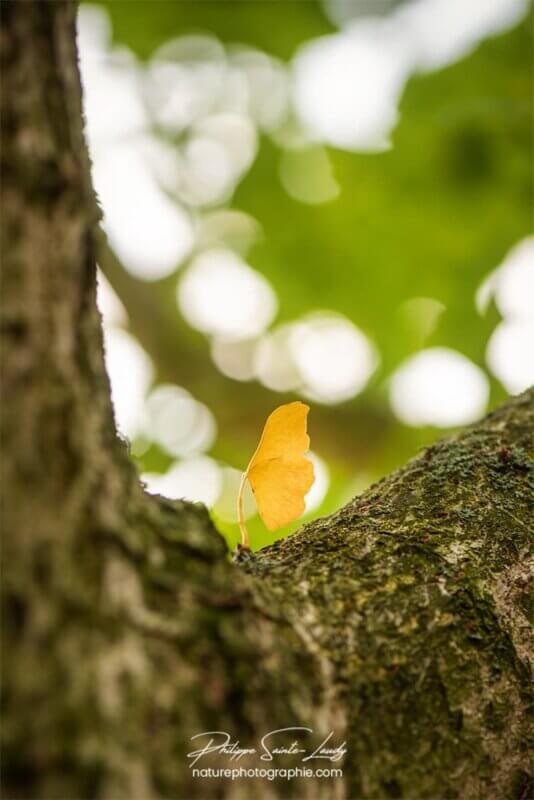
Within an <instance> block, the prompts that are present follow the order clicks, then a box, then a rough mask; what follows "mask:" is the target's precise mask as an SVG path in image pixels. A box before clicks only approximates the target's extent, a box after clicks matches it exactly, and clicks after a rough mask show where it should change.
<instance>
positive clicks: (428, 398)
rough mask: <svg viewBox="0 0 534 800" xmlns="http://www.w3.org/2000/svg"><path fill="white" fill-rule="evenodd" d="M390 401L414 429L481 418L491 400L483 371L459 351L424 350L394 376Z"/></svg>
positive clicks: (463, 423) (397, 412)
mask: <svg viewBox="0 0 534 800" xmlns="http://www.w3.org/2000/svg"><path fill="white" fill-rule="evenodd" d="M389 394H390V402H391V406H392V408H393V411H394V412H395V414H396V415H397V417H398V418H399V419H400V420H401V421H402V422H404V423H406V424H407V425H411V426H414V427H417V426H423V425H433V426H435V427H438V428H449V427H454V426H456V425H466V424H468V423H470V422H474V421H475V420H477V419H479V418H480V417H481V416H482V414H483V413H484V411H485V410H486V406H487V403H488V399H489V382H488V379H487V377H486V375H485V374H484V372H483V371H482V370H481V369H480V368H479V367H477V366H476V364H473V362H472V361H470V360H469V359H468V358H466V357H465V356H464V355H462V354H461V353H458V352H457V351H456V350H450V349H448V348H445V347H434V348H429V349H428V350H422V351H420V352H419V353H416V355H414V356H412V357H411V358H409V359H408V360H407V361H405V362H404V364H402V365H401V366H400V367H399V368H398V369H397V370H396V372H395V373H394V374H393V376H392V378H391V381H390V387H389Z"/></svg>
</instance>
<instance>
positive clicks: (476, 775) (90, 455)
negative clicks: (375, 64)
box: [1, 0, 534, 800]
mask: <svg viewBox="0 0 534 800" xmlns="http://www.w3.org/2000/svg"><path fill="white" fill-rule="evenodd" d="M2 12H3V13H2V33H1V48H2V51H1V59H2V72H3V91H2V112H3V113H2V119H3V128H4V136H3V148H2V169H3V193H2V204H3V242H2V248H3V256H4V258H3V262H4V270H3V287H2V289H3V291H2V344H3V347H2V351H3V352H2V355H3V358H2V379H3V380H2V385H3V389H4V403H3V415H2V427H1V432H2V443H3V465H2V470H3V472H2V481H1V486H2V495H3V501H2V508H3V525H2V529H3V556H4V568H3V582H2V603H3V623H4V624H3V645H4V646H3V667H4V670H3V696H2V703H3V714H2V716H3V720H2V722H3V724H2V739H3V767H4V768H3V776H2V778H3V784H4V785H3V792H4V795H3V796H5V797H33V798H40V799H41V800H42V799H43V798H67V797H68V798H84V799H85V798H107V799H108V800H120V799H121V798H129V800H148V798H156V797H165V798H196V797H198V798H209V797H219V798H222V797H224V798H241V797H243V798H244V797H249V796H257V797H261V798H276V797H299V798H321V797H324V798H336V797H337V798H350V800H355V798H373V799H374V800H378V799H379V798H387V797H405V798H427V799H428V800H430V799H431V798H432V799H435V798H456V797H459V798H477V799H478V798H527V797H528V792H529V785H531V784H529V759H528V755H529V738H528V737H529V730H531V729H529V727H528V722H529V718H528V706H529V702H531V700H532V697H531V695H530V678H529V672H528V653H529V649H530V648H531V642H529V635H530V628H529V626H528V621H527V614H528V611H529V603H528V595H527V588H528V587H527V580H528V577H529V574H531V573H529V565H528V561H527V548H528V544H529V526H530V525H531V524H532V454H533V449H534V445H533V441H532V423H533V417H534V412H533V405H534V403H533V400H534V394H533V392H532V391H531V392H529V393H525V394H524V395H523V396H521V397H518V398H514V399H512V400H510V401H509V402H508V403H506V404H504V405H503V406H502V407H501V408H499V409H498V410H497V411H496V412H494V413H493V414H491V415H490V416H488V417H487V418H486V419H485V420H484V421H482V422H481V423H480V424H479V425H477V426H474V427H473V428H471V429H468V430H467V431H465V432H464V433H462V434H460V435H458V436H456V437H453V438H451V439H448V440H445V441H443V442H441V443H439V444H437V445H435V446H434V447H431V448H429V449H428V450H426V451H425V452H424V453H422V454H421V455H420V456H418V457H417V458H416V459H414V460H413V461H412V462H410V463H409V464H408V465H407V466H406V467H405V468H404V469H402V470H400V471H398V472H396V473H395V474H393V475H392V476H390V477H389V478H387V479H385V480H383V481H381V482H380V483H379V484H377V485H376V486H374V487H372V488H371V489H370V490H369V491H368V492H367V493H366V494H364V495H363V496H361V497H358V498H356V499H355V500H354V501H352V502H351V503H349V505H348V506H346V507H345V508H343V509H341V510H340V511H338V512H337V513H336V514H334V515H333V516H332V517H330V518H327V519H322V520H317V521H316V522H313V523H312V524H310V525H307V526H306V527H304V528H303V529H302V530H301V531H300V532H299V533H297V534H295V535H294V536H291V537H290V538H288V539H285V540H282V541H280V542H277V543H276V544H275V545H273V546H272V547H269V548H266V549H265V550H263V551H261V552H259V553H255V554H251V553H246V552H241V553H240V554H238V556H237V557H236V558H235V559H234V563H231V561H230V560H229V558H228V552H227V547H226V545H225V543H224V540H223V538H222V537H221V536H220V535H219V534H218V532H217V531H216V530H215V529H214V528H213V526H212V524H211V522H210V519H209V516H208V514H207V512H206V510H205V509H204V508H203V507H201V506H199V505H192V504H187V503H181V502H170V501H167V500H164V499H163V498H159V497H151V496H148V495H146V494H144V492H143V490H142V487H141V486H140V485H139V481H138V478H137V475H136V472H135V469H134V468H133V466H132V465H131V463H130V461H129V460H128V456H127V452H126V448H125V446H124V444H123V443H122V442H121V441H120V440H119V439H118V438H117V437H116V435H115V429H114V424H113V416H112V410H111V404H110V398H109V386H108V381H107V378H106V374H105V369H104V361H103V350H102V335H101V329H100V320H99V317H98V313H97V310H96V305H95V259H94V248H95V244H94V242H95V233H94V229H95V225H96V221H97V216H98V215H97V209H96V204H95V200H94V195H93V191H92V188H91V183H90V178H89V171H88V159H87V155H86V150H85V145H84V142H83V135H82V116H81V106H80V86H79V77H78V69H77V64H76V47H75V13H76V8H75V5H74V4H73V3H70V2H62V1H58V0H56V2H33V1H32V2H24V3H22V2H4V3H3V7H2ZM110 113H113V110H112V109H110ZM529 458H530V461H529ZM286 727H302V728H309V729H313V733H309V732H307V731H300V732H293V733H292V734H291V735H290V736H289V738H288V739H287V741H288V742H291V741H293V740H294V739H298V740H299V741H300V743H301V745H304V746H305V747H306V748H308V747H312V746H313V745H316V744H319V743H320V742H321V741H322V739H323V738H324V737H326V736H327V735H328V733H329V732H330V731H333V737H332V739H331V744H332V743H334V742H335V746H337V745H341V744H342V743H343V741H346V750H347V753H346V755H345V757H344V760H343V762H334V763H330V762H328V761H313V760H310V761H308V762H306V763H301V762H300V760H299V757H296V756H294V755H287V756H278V757H276V759H277V760H275V761H273V762H268V761H265V760H261V759H260V758H259V755H260V753H261V752H263V751H262V750H261V747H260V744H259V742H260V740H261V738H262V736H263V735H264V734H266V733H268V732H270V731H275V730H277V729H280V728H286ZM203 731H226V732H228V733H229V735H231V737H232V739H233V740H239V741H240V743H241V746H242V747H248V748H251V747H256V748H258V749H259V751H260V753H257V754H251V755H249V756H247V757H244V758H243V759H241V760H240V761H233V762H231V761H229V758H230V757H229V756H228V755H224V754H223V753H215V752H214V753H211V754H209V755H206V756H203V757H202V760H201V761H199V762H198V763H197V765H196V766H197V767H199V768H207V767H212V768H214V767H221V766H222V767H227V766H228V767H232V766H233V767H235V768H238V767H240V766H247V767H250V768H256V767H257V768H263V769H265V768H266V767H273V766H277V767H287V766H291V767H294V766H298V767H300V768H304V767H309V768H312V770H314V769H316V768H318V767H325V766H327V767H341V768H342V770H343V773H344V774H343V777H342V778H341V777H330V778H321V777H320V776H318V775H316V774H315V775H312V777H301V778H296V779H294V780H292V781H288V780H286V779H284V778H278V779H275V780H269V779H268V778H262V777H258V778H241V779H239V780H230V779H226V778H224V777H219V778H204V779H202V778H199V777H196V778H195V777H194V776H193V770H192V766H191V761H192V759H191V758H188V757H187V754H188V753H189V752H190V751H192V750H193V749H195V746H198V745H196V744H195V741H193V742H192V741H191V737H193V736H195V735H196V734H198V733H201V732H203ZM277 736H278V738H276V735H275V739H276V741H277V742H280V741H281V740H282V738H283V737H282V735H281V734H278V735H277ZM200 741H202V742H203V743H205V741H206V737H204V739H202V740H200ZM272 741H273V744H274V740H272Z"/></svg>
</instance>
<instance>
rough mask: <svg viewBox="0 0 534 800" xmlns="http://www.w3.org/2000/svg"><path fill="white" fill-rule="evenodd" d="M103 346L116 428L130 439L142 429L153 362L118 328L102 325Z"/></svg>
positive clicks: (133, 340)
mask: <svg viewBox="0 0 534 800" xmlns="http://www.w3.org/2000/svg"><path fill="white" fill-rule="evenodd" d="M104 347H105V360H106V369H107V372H108V375H109V379H110V383H111V400H112V403H113V408H114V412H115V421H116V424H117V428H118V430H119V431H120V433H121V434H122V435H123V436H126V437H127V438H129V439H132V438H134V437H135V436H136V435H137V434H139V433H140V432H141V431H142V429H143V425H144V410H145V400H146V396H147V393H148V390H149V387H150V385H151V383H152V380H153V377H154V368H153V366H152V361H151V360H150V358H149V356H148V355H147V354H146V352H145V351H144V350H143V348H142V347H141V345H140V344H139V343H138V341H137V340H136V339H134V337H133V336H131V335H130V334H129V333H127V332H126V331H124V330H121V329H120V328H115V327H111V326H109V327H108V326H106V327H105V328H104Z"/></svg>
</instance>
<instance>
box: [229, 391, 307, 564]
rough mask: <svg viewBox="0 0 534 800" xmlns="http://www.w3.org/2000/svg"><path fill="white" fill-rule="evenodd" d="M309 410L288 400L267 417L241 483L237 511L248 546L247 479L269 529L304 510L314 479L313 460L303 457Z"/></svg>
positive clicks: (298, 403)
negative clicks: (245, 505)
mask: <svg viewBox="0 0 534 800" xmlns="http://www.w3.org/2000/svg"><path fill="white" fill-rule="evenodd" d="M309 410H310V409H309V406H307V405H305V404H304V403H301V402H295V403H287V404H286V405H283V406H279V407H278V408H277V409H275V411H273V412H272V414H270V416H269V417H268V418H267V422H266V423H265V427H264V429H263V433H262V435H261V439H260V443H259V445H258V447H257V449H256V452H255V453H254V455H253V456H252V459H251V461H250V464H249V465H248V467H247V469H246V471H245V472H244V473H243V476H242V479H241V486H240V487H239V495H238V514H239V527H240V529H241V537H242V540H243V547H247V548H248V546H249V541H248V532H247V528H246V525H245V514H244V508H243V490H244V488H245V481H246V480H247V479H248V481H249V483H250V485H251V487H252V491H253V493H254V497H255V499H256V505H257V507H258V511H259V513H260V516H261V518H262V519H263V521H264V522H265V524H266V526H267V527H268V528H269V530H271V531H275V530H277V528H281V527H282V526H283V525H287V524H288V522H291V521H292V520H294V519H296V518H297V517H300V515H301V514H302V512H303V511H304V497H305V495H306V493H307V492H308V491H309V489H310V488H311V486H312V484H313V481H314V480H315V476H314V472H313V464H312V463H311V461H309V460H308V459H307V458H305V457H304V453H305V452H306V451H307V450H308V448H309V446H310V437H309V436H308V434H307V433H306V418H307V416H308V411H309Z"/></svg>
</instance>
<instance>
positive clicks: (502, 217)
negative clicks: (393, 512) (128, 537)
mask: <svg viewBox="0 0 534 800" xmlns="http://www.w3.org/2000/svg"><path fill="white" fill-rule="evenodd" d="M102 5H104V6H105V7H106V8H107V9H108V11H109V14H110V17H111V21H112V25H113V37H114V41H116V42H117V43H121V44H126V45H127V46H128V47H130V48H131V49H132V50H133V51H134V52H135V53H136V54H137V55H138V56H139V57H140V58H142V59H146V58H148V57H150V55H151V53H152V52H153V50H154V49H155V48H157V47H158V46H160V45H161V44H162V43H163V42H165V41H167V40H168V39H169V38H171V37H174V36H178V35H181V34H184V33H189V32H191V31H197V30H202V31H209V32H211V33H213V34H214V35H215V36H217V37H218V38H219V39H221V40H222V41H223V42H228V43H233V42H240V43H244V44H247V45H251V46H254V47H257V48H259V49H261V50H264V51H265V52H267V53H268V54H271V55H274V56H278V57H280V58H282V59H285V60H287V59H288V58H290V57H291V56H292V55H293V54H294V52H295V50H296V49H297V47H298V46H299V45H300V44H301V43H302V42H305V41H307V40H308V39H311V38H313V37H317V36H320V35H323V34H327V33H329V32H332V30H333V28H332V25H331V23H330V22H328V20H327V19H326V17H325V16H324V14H323V13H322V10H321V7H320V5H319V4H317V3H314V2H300V1H299V0H284V2H278V3H273V2H263V0H261V1H260V0H255V1H254V2H239V1H238V2H234V1H233V0H225V1H224V2H171V1H170V0H169V1H167V0H162V1H159V0H157V1H156V2H148V1H147V2H143V1H142V0H141V1H140V2H135V3H134V2H127V0H107V2H103V3H102ZM531 53H532V27H531V20H530V19H529V20H526V21H524V22H523V23H522V24H521V25H519V26H518V27H517V28H515V29H514V30H513V31H511V32H508V33H506V34H504V35H501V36H497V37H495V38H492V39H489V40H487V41H485V42H483V43H482V44H481V45H479V46H478V48H477V49H476V51H475V52H473V53H472V54H470V55H468V56H467V57H466V58H464V59H463V60H461V61H459V62H458V63H455V64H453V65H451V66H449V67H447V68H445V69H442V70H440V71H438V72H434V73H430V74H421V75H416V76H415V77H413V78H412V79H411V80H410V81H409V83H408V86H407V89H406V91H405V93H404V96H403V98H402V102H401V107H400V121H399V124H398V125H397V127H396V129H395V131H394V134H393V139H392V144H393V146H392V148H391V149H390V150H388V151H386V152H382V153H374V154H367V153H350V152H343V151H341V150H335V149H332V148H330V149H329V150H328V153H329V157H330V161H331V165H332V169H333V176H334V178H335V180H336V181H337V182H338V184H339V186H340V189H341V191H340V193H339V196H338V197H337V198H336V199H334V200H332V201H331V202H328V203H325V204H322V205H317V206H310V205H305V204H303V203H300V202H298V201H297V200H294V199H292V198H291V197H290V196H289V195H288V194H287V192H286V191H285V190H284V188H283V186H282V184H281V182H280V179H279V163H280V159H281V157H282V151H281V150H280V149H279V148H278V147H277V146H276V145H275V144H274V143H273V141H272V140H270V139H267V138H263V139H262V142H261V145H260V149H259V153H258V156H257V158H256V160H255V163H254V164H253V166H252V168H251V170H250V171H249V173H248V174H247V175H246V176H245V178H244V180H243V181H242V183H241V184H240V185H239V186H238V188H237V191H236V193H235V195H234V198H233V200H232V203H231V206H232V207H234V208H237V209H240V210H243V211H245V212H247V213H249V214H251V215H252V216H253V217H255V218H256V219H257V220H258V221H259V222H260V224H261V226H262V229H263V235H262V237H261V239H260V241H259V242H258V243H257V244H256V245H255V246H254V248H253V249H252V251H251V252H250V253H249V255H248V261H249V263H250V264H251V265H252V266H254V267H255V268H257V269H258V270H259V271H260V272H262V273H263V274H264V275H265V276H266V277H267V278H268V279H269V280H270V281H271V283H272V285H273V287H274V289H275V290H276V293H277V295H278V299H279V304H280V310H279V316H278V319H277V321H284V320H293V319H295V318H296V317H298V316H299V315H302V314H304V313H306V312H309V311H310V310H315V309H321V308H326V309H331V310H335V311H339V312H341V313H343V314H344V315H345V316H347V317H348V318H349V319H351V320H352V321H354V323H356V324H357V325H358V327H359V328H361V329H362V330H363V331H364V332H365V333H366V334H367V335H368V336H369V337H370V338H371V339H372V340H373V341H374V342H376V344H377V347H378V350H379V352H380V356H381V364H380V368H379V369H378V371H377V372H376V373H375V375H374V376H373V378H372V380H371V382H370V384H369V385H368V387H367V388H366V390H365V392H364V393H363V394H362V395H361V396H358V397H357V398H355V399H354V400H351V401H349V402H346V403H343V404H341V405H339V406H334V407H332V408H328V407H321V406H316V405H313V404H312V411H311V415H310V432H311V436H312V446H313V448H314V449H315V451H316V452H318V453H319V454H320V455H321V456H322V457H324V458H325V459H326V460H327V462H328V465H329V468H330V471H331V485H330V489H329V492H328V494H327V496H326V498H325V501H324V503H323V505H322V507H321V509H320V510H319V512H315V515H316V514H317V513H322V512H325V513H326V512H328V511H331V510H333V509H335V508H336V507H338V506H339V505H340V504H341V503H342V502H344V501H346V500H347V499H349V497H350V496H351V495H353V494H354V493H355V492H357V491H359V490H361V489H362V488H363V487H364V485H365V483H366V482H368V481H369V480H371V479H375V478H377V477H380V476H381V475H383V474H384V473H386V472H387V471H389V470H390V469H391V468H393V467H394V466H396V465H398V464H400V463H402V462H403V461H405V460H406V459H407V458H408V457H409V456H410V455H412V454H413V453H414V452H415V451H416V450H417V449H418V448H419V447H420V446H421V445H423V444H425V443H428V442H430V441H432V440H433V439H435V438H436V437H437V436H438V435H441V432H440V431H438V430H436V429H416V428H408V427H406V426H403V425H402V424H401V423H399V422H398V421H396V420H395V418H394V417H393V415H392V413H391V411H390V410H389V407H388V403H387V391H386V390H387V380H388V376H390V375H391V373H392V371H393V370H394V368H395V367H396V366H397V365H398V364H399V363H400V362H401V361H402V360H403V359H405V358H406V357H407V356H409V355H410V354H411V353H413V352H415V351H417V350H418V349H419V348H420V347H421V346H422V344H423V342H424V345H425V347H428V346H441V345H442V346H447V347H451V348H455V349H457V350H459V351H460V352H461V353H463V354H465V355H466V356H468V357H469V358H470V359H472V360H473V361H474V362H475V363H476V364H478V365H480V366H481V367H484V368H485V360H484V353H485V348H486V344H487V341H488V338H489V336H490V334H491V332H492V330H493V329H494V327H495V325H496V323H497V321H498V318H499V317H498V312H497V310H496V308H495V306H494V305H491V306H490V308H489V309H488V311H487V312H486V313H485V315H483V316H481V315H479V314H478V313H477V311H476V309H475V305H474V295H475V292H476V289H477V287H478V286H479V284H480V283H481V281H482V280H483V279H484V278H485V277H486V276H487V275H488V274H489V272H490V271H491V270H492V269H494V268H495V267H496V266H498V264H499V263H500V262H501V261H502V259H503V257H504V256H505V255H506V253H507V251H508V250H509V249H510V248H511V247H512V246H513V245H514V244H515V243H516V242H517V241H519V240H520V239H521V238H523V237H524V236H526V235H527V234H528V233H529V232H530V231H531V227H532V195H531V191H532V187H531V179H532V143H531V135H532V132H531V112H532V108H531V103H532V71H531V66H530V61H531ZM111 280H112V283H113V284H114V286H115V288H116V289H117V291H118V293H119V295H121V296H122V298H123V300H124V302H125V305H126V307H127V309H128V311H129V313H130V318H131V321H132V329H133V333H134V334H136V335H139V338H140V340H141V341H142V343H144V344H145V346H146V347H147V349H148V350H149V352H151V355H152V356H153V357H154V358H155V361H156V369H157V371H158V374H159V377H160V378H162V379H164V380H174V381H175V382H177V383H179V384H181V385H183V386H185V387H186V388H188V389H190V391H191V392H192V393H193V394H194V396H195V397H197V398H199V399H201V400H203V401H204V402H206V403H207V404H208V405H209V406H210V407H211V408H212V409H213V411H214V413H215V416H216V418H217V421H218V425H219V438H218V441H217V444H216V446H215V448H214V450H213V455H214V456H215V457H217V458H221V459H223V460H224V461H226V462H227V463H230V464H232V465H233V466H236V467H239V468H242V467H244V466H245V465H246V462H247V461H248V458H249V457H250V455H251V454H252V452H253V449H254V447H255V444H256V439H257V437H258V436H259V434H260V431H261V427H262V425H263V422H264V419H265V416H266V414H267V413H268V411H269V410H270V409H272V408H273V407H274V406H275V405H277V404H278V403H280V402H284V401H285V400H286V399H289V398H288V397H286V396H285V395H279V394H275V393H273V392H270V391H269V390H268V389H265V388H264V387H262V386H260V385H259V384H257V383H254V384H241V383H237V382H235V381H232V380H231V379H229V378H226V377H224V376H223V375H221V374H220V373H219V372H218V371H217V369H216V368H215V367H214V365H213V363H212V362H211V360H210V357H209V347H208V343H207V341H206V339H205V338H204V337H203V336H202V335H201V334H199V333H196V332H194V331H192V330H191V329H189V328H188V326H187V325H186V324H185V323H184V322H183V321H182V320H180V318H179V316H178V314H177V312H176V306H175V302H174V286H175V279H166V280H164V281H161V282H159V283H158V284H154V285H151V287H150V289H149V290H147V289H145V287H144V286H142V285H141V284H140V287H141V288H138V289H136V287H135V284H138V283H139V282H137V281H135V279H133V278H131V277H129V276H120V275H118V273H117V272H116V271H115V272H113V270H112V274H111ZM148 293H150V297H148ZM413 297H430V298H435V299H436V300H438V301H440V302H441V303H443V305H444V306H445V309H444V311H443V313H442V314H441V315H440V316H439V320H438V324H437V325H436V327H435V329H434V330H433V331H432V332H431V333H430V335H429V336H428V337H426V338H424V331H423V332H422V331H421V330H420V329H419V328H418V327H417V325H414V324H412V323H411V321H410V320H409V319H407V318H406V315H403V312H402V309H401V306H402V304H403V302H405V301H406V300H408V299H409V298H413ZM141 298H142V299H141ZM147 302H150V303H151V304H152V305H151V306H150V308H152V309H153V314H150V319H149V320H148V321H147V320H146V308H147V306H146V303H147ZM136 303H137V304H138V306H139V308H138V311H137V312H136V310H135V304H136ZM143 310H144V312H145V319H144V321H143ZM147 325H148V326H150V325H153V326H156V328H157V327H158V326H160V330H159V331H157V330H156V331H152V332H150V331H146V330H144V331H142V330H141V328H143V326H144V327H145V328H146V327H147ZM136 328H137V329H136ZM162 338H165V339H166V341H165V342H162ZM504 396H505V392H504V389H503V388H502V386H501V385H500V384H499V383H498V382H497V381H496V380H495V379H493V378H491V404H495V403H496V402H497V401H499V400H500V399H502V398H503V397H504ZM167 461H168V458H167V456H165V455H164V454H163V453H162V452H161V451H158V449H157V448H156V447H152V448H150V449H149V450H148V451H147V453H146V454H144V455H143V457H142V458H141V466H142V468H143V469H149V470H155V469H163V468H164V467H165V465H166V462H167ZM221 527H222V528H223V529H225V530H227V532H228V534H229V537H230V539H231V540H232V541H235V539H236V536H237V528H236V526H233V525H228V524H223V523H221ZM295 527H296V524H295V525H293V526H290V528H288V530H292V529H293V528H295ZM250 528H251V534H252V541H253V544H255V545H258V544H259V543H260V542H261V543H266V542H268V541H271V540H272V539H274V538H278V536H280V535H283V534H284V533H286V531H283V532H281V533H276V534H275V535H269V534H268V533H267V532H266V531H265V529H264V527H263V526H262V525H261V523H260V522H259V521H258V520H257V519H255V520H253V521H252V522H251V523H250Z"/></svg>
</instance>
